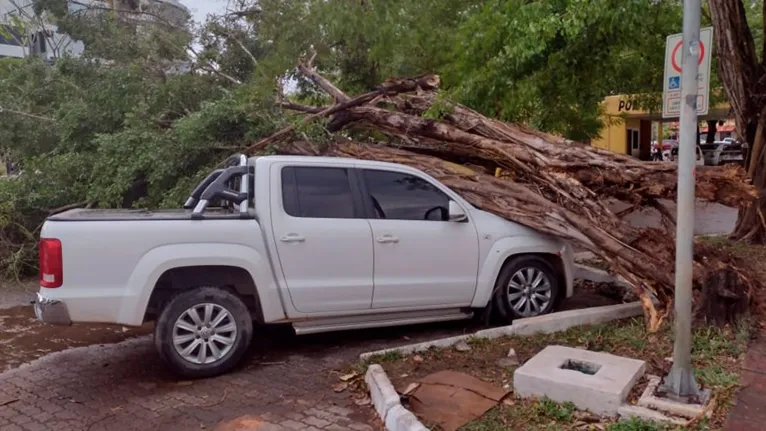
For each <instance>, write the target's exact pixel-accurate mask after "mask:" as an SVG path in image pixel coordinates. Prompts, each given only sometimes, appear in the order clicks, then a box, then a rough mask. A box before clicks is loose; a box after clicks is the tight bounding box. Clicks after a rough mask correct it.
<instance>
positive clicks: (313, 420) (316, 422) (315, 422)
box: [303, 416, 330, 428]
mask: <svg viewBox="0 0 766 431" xmlns="http://www.w3.org/2000/svg"><path fill="white" fill-rule="evenodd" d="M303 423H305V424H309V425H312V426H315V427H318V428H322V427H326V426H327V425H330V422H328V421H326V420H324V419H319V418H318V417H315V416H309V417H307V418H305V419H303Z"/></svg>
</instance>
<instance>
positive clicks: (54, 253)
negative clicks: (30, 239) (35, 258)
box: [40, 238, 64, 288]
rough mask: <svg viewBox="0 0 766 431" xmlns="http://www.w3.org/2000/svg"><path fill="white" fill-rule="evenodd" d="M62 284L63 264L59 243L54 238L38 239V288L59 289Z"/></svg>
mask: <svg viewBox="0 0 766 431" xmlns="http://www.w3.org/2000/svg"><path fill="white" fill-rule="evenodd" d="M62 284H64V262H63V258H62V254H61V241H59V240H57V239H54V238H42V239H40V286H42V287H47V288H54V287H61V285H62Z"/></svg>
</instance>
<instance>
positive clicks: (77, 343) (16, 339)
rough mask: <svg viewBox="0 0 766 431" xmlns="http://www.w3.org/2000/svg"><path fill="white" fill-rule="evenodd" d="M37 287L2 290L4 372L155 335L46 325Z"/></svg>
mask: <svg viewBox="0 0 766 431" xmlns="http://www.w3.org/2000/svg"><path fill="white" fill-rule="evenodd" d="M36 288H37V281H36V280H29V281H27V282H25V283H23V284H15V283H12V284H6V286H5V287H0V372H3V371H7V370H10V369H12V368H15V367H18V366H19V365H21V364H24V363H26V362H29V361H32V360H35V359H38V358H40V357H42V356H45V355H47V354H49V353H53V352H59V351H62V350H66V349H70V348H73V347H82V346H90V345H99V344H112V343H119V342H121V341H124V340H128V339H131V338H135V337H138V336H141V335H147V334H151V332H152V327H153V326H152V324H151V323H148V324H145V325H144V326H142V327H140V328H134V327H125V326H114V325H96V324H91V325H83V324H78V325H73V326H51V325H44V324H42V323H40V322H39V321H38V320H37V319H36V318H35V313H34V310H33V308H32V305H31V303H30V301H31V300H32V299H33V298H34V295H33V293H34V291H35V290H36ZM605 291H606V292H608V289H606V290H605V288H603V287H601V286H598V285H593V284H589V283H587V282H578V283H577V285H576V286H575V294H574V295H573V297H572V298H569V299H567V300H565V301H564V302H563V303H562V304H561V309H564V310H573V309H578V308H586V307H596V306H601V305H611V304H616V303H619V302H620V300H619V296H613V297H609V296H604V294H603V293H604V292H605ZM20 304H23V305H20ZM3 305H5V307H3Z"/></svg>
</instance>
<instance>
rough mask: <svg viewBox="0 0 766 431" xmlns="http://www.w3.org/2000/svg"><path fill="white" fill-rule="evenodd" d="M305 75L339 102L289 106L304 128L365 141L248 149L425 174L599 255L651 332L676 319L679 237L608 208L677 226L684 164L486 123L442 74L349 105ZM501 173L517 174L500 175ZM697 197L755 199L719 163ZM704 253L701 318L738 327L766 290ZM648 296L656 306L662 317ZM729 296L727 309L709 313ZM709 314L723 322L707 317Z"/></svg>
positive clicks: (699, 266) (699, 279)
mask: <svg viewBox="0 0 766 431" xmlns="http://www.w3.org/2000/svg"><path fill="white" fill-rule="evenodd" d="M300 70H301V72H302V73H303V74H304V75H305V76H307V77H308V78H309V79H311V80H312V81H313V82H314V83H315V84H317V85H318V86H319V87H320V88H322V89H324V90H325V91H326V92H327V93H328V94H329V95H331V96H332V98H333V99H334V100H335V104H334V105H333V106H329V107H311V106H303V105H296V104H292V103H284V104H283V106H284V107H285V108H286V109H290V110H295V111H300V112H304V113H306V114H308V116H307V117H306V118H304V119H303V120H302V121H301V122H307V121H310V120H312V119H314V118H318V117H328V118H329V119H330V120H329V123H328V125H327V128H328V130H330V131H332V132H339V131H347V130H353V131H356V132H357V134H356V138H357V142H353V141H350V140H347V138H342V137H341V136H340V135H338V137H337V139H336V140H335V141H334V142H333V143H332V144H330V145H324V146H321V147H317V146H313V145H311V144H309V143H306V142H294V138H295V136H294V135H293V134H292V133H291V132H292V131H293V130H294V128H288V129H285V130H283V131H280V132H278V133H277V134H275V135H272V136H270V137H268V138H266V139H264V140H262V141H260V142H257V143H255V144H253V145H251V146H250V147H248V149H247V150H248V151H249V152H251V153H254V152H259V151H261V150H264V149H266V148H267V147H269V148H274V149H276V151H278V152H281V153H286V154H316V155H320V154H321V155H330V156H343V157H354V158H359V159H370V160H379V161H388V162H395V163H402V164H406V165H409V166H413V167H415V168H418V169H421V170H423V171H425V172H427V173H428V174H430V175H432V176H434V177H435V178H437V179H438V180H440V181H442V182H443V183H444V184H446V185H447V186H449V187H450V188H452V189H453V190H455V191H456V192H458V193H459V194H461V195H462V196H463V197H464V198H465V199H466V200H468V201H469V202H471V203H472V204H473V205H475V206H477V207H479V208H482V209H484V210H486V211H489V212H492V213H494V214H496V215H498V216H500V217H503V218H506V219H508V220H512V221H514V222H518V223H521V224H523V225H526V226H529V227H531V228H534V229H536V230H538V231H540V232H543V233H547V234H550V235H555V236H557V237H561V238H564V239H566V240H568V241H570V242H571V243H573V244H574V245H575V246H578V247H580V248H582V249H586V250H589V251H591V252H593V253H596V254H597V255H599V256H601V257H602V258H603V259H604V260H605V261H606V262H607V263H608V264H609V266H610V268H611V270H612V271H613V272H614V273H616V274H619V275H621V276H623V277H624V278H625V279H626V280H627V281H628V282H629V283H630V284H631V285H632V286H633V287H634V290H635V291H636V293H637V294H638V295H639V297H640V298H641V300H642V303H643V304H644V308H645V311H646V318H647V324H648V327H649V329H650V330H656V329H658V328H659V326H660V325H661V323H662V321H663V320H664V318H665V317H666V316H667V315H668V314H669V313H670V310H671V309H672V304H673V286H674V275H673V272H674V267H673V262H674V256H675V251H674V248H675V238H674V235H673V234H672V233H670V232H665V231H663V230H659V229H648V228H642V229H639V228H635V227H633V226H631V225H630V224H628V223H626V222H625V221H623V220H621V219H620V218H619V217H617V216H616V215H615V214H614V213H612V212H611V211H610V210H609V209H608V208H607V206H606V204H605V202H604V201H605V199H607V198H616V199H620V200H623V201H627V202H630V203H632V204H633V205H634V206H652V207H654V208H657V209H658V210H659V211H660V213H661V214H662V215H663V217H666V218H670V213H669V211H668V210H667V209H666V208H665V207H664V206H663V205H662V204H661V203H660V202H659V200H660V199H675V194H676V166H675V165H673V164H666V163H647V162H641V161H638V160H636V159H633V158H631V157H628V156H627V155H620V154H616V153H612V152H608V151H604V150H601V149H598V148H594V147H591V146H588V145H584V144H581V143H577V142H572V141H569V140H566V139H563V138H560V137H556V136H551V135H548V134H545V133H541V132H538V131H535V130H532V129H529V128H527V127H524V126H520V125H516V124H507V123H502V122H499V121H496V120H493V119H489V118H486V117H484V116H482V115H480V114H479V113H477V112H475V111H472V110H470V109H468V108H467V107H465V106H462V105H459V104H454V103H450V102H448V101H445V100H442V99H440V97H439V94H438V84H439V79H438V76H436V75H432V74H427V75H423V76H419V77H416V78H411V79H394V80H389V81H387V82H386V83H384V84H383V85H381V87H380V88H378V89H376V90H375V91H373V92H370V93H366V94H364V95H361V96H358V97H355V98H351V97H349V96H347V95H346V94H345V93H343V92H342V91H341V90H340V89H338V88H337V87H335V86H334V85H333V84H332V83H331V82H330V81H328V80H327V79H325V78H323V77H321V76H320V75H319V74H318V73H317V72H316V70H315V69H314V68H313V67H312V65H311V62H310V61H309V62H308V63H307V64H302V65H301V66H300ZM381 133H382V134H383V135H384V136H386V137H387V139H386V140H385V142H381V141H382V140H381V139H373V138H374V136H376V134H377V136H379V135H380V134H381ZM360 140H364V142H361V141H360ZM496 168H501V169H502V170H503V171H505V172H507V173H508V177H509V178H502V179H501V178H496V177H495V176H494V175H493V173H494V172H495V169H496ZM697 196H698V197H699V198H701V199H705V200H709V201H713V202H719V203H722V204H725V205H729V206H735V207H742V206H745V205H747V204H749V203H750V202H752V201H753V200H754V199H755V197H756V193H755V190H754V189H753V188H752V186H751V185H750V184H748V183H747V181H746V180H745V175H744V172H743V171H742V170H741V169H740V168H738V167H721V168H718V167H716V168H702V169H699V170H698V171H697ZM695 251H696V253H695V268H694V286H695V289H696V290H697V291H698V294H697V295H696V297H698V298H700V299H701V300H698V301H697V308H696V310H697V312H698V317H701V318H706V319H710V320H715V321H729V320H731V319H732V318H733V317H736V314H737V312H736V311H739V310H747V309H748V308H749V305H750V302H751V300H752V297H753V289H754V288H755V287H757V286H756V284H757V283H759V282H758V281H757V280H755V279H754V278H753V277H749V276H748V275H747V273H746V272H745V270H744V269H742V268H740V265H739V264H738V262H736V260H735V259H734V258H733V257H732V256H724V255H722V254H720V253H718V252H717V251H716V250H715V249H713V248H710V247H707V246H704V245H702V244H698V245H697V248H696V250H695ZM721 273H725V274H726V276H721V275H720V274H721ZM650 294H651V295H650ZM651 296H654V297H656V298H657V300H658V301H659V305H660V307H659V309H658V308H657V307H655V305H654V304H653V303H652V301H651V299H650V298H651ZM724 298H725V299H726V303H727V304H730V306H727V307H711V306H710V304H720V303H722V302H721V301H719V300H723V299H724ZM732 310H736V311H732ZM711 313H714V314H716V315H707V314H711Z"/></svg>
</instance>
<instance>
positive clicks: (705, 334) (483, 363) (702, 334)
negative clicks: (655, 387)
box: [376, 318, 749, 431]
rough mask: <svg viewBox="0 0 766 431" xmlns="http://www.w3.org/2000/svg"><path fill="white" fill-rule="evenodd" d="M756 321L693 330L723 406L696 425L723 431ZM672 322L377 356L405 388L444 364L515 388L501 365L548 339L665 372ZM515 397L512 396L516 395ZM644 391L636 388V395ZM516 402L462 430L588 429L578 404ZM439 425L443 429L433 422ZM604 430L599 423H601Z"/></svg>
mask: <svg viewBox="0 0 766 431" xmlns="http://www.w3.org/2000/svg"><path fill="white" fill-rule="evenodd" d="M748 329H749V326H748V325H747V324H746V323H744V324H742V325H738V326H736V327H725V328H711V327H704V328H699V329H696V330H695V331H694V333H693V339H692V341H693V344H692V363H693V366H694V370H695V374H696V377H697V380H698V381H699V382H700V383H702V384H704V385H705V386H707V387H710V388H712V389H713V391H714V392H715V394H716V399H717V407H716V411H715V412H714V415H713V418H712V419H711V420H710V421H707V422H703V423H699V424H697V425H696V426H695V428H692V429H693V430H703V429H704V430H709V429H721V428H722V426H723V421H724V420H725V418H726V412H727V410H728V406H729V405H730V404H731V402H732V400H733V397H734V394H735V392H736V389H737V387H738V380H739V379H738V374H739V367H740V362H741V359H742V358H743V356H744V352H745V350H746V346H747V341H748V339H749V337H748ZM672 331H673V324H672V322H668V323H666V324H665V325H664V326H663V329H662V330H660V331H659V332H657V333H654V334H647V332H646V330H645V327H644V322H643V319H641V318H633V319H625V320H621V321H616V322H609V323H605V324H599V325H590V326H579V327H575V328H571V329H569V330H566V331H562V332H557V333H554V334H537V335H534V336H526V337H523V336H510V337H504V338H498V339H493V340H488V339H478V338H469V339H468V340H467V342H468V345H469V346H470V347H471V350H470V351H468V352H458V351H457V350H456V349H455V348H454V347H450V348H445V349H431V350H429V351H426V352H421V353H419V354H418V355H417V360H415V355H413V356H404V357H402V356H395V355H390V356H389V355H387V357H386V358H383V360H379V359H376V361H377V362H379V363H381V365H382V366H383V367H384V368H385V369H386V373H387V374H388V375H389V378H391V380H392V382H393V383H394V385H395V386H396V387H397V389H399V390H400V391H401V390H403V389H404V388H406V386H407V385H408V384H410V383H412V382H414V381H416V380H418V379H420V378H422V377H424V376H426V375H428V374H431V373H433V372H437V371H441V370H447V369H449V370H454V371H462V372H465V373H468V374H471V375H473V376H474V377H477V378H480V379H482V380H484V381H487V382H491V383H493V384H495V385H497V386H501V387H506V388H512V387H513V372H514V371H515V370H516V368H517V367H516V366H500V364H498V363H497V362H498V360H499V359H500V358H504V357H505V356H506V355H507V353H508V350H509V349H510V348H513V349H514V350H515V351H516V354H517V356H518V359H519V361H520V363H521V364H523V363H524V362H525V361H526V360H528V359H529V358H531V357H532V356H534V355H535V354H537V353H538V352H539V351H540V350H542V349H543V348H545V347H546V346H548V345H563V346H569V347H579V348H584V349H588V350H592V351H602V352H608V353H611V354H614V355H618V356H624V357H630V358H636V359H642V360H644V361H646V362H647V373H648V374H655V375H660V376H663V375H666V374H667V372H668V371H669V370H670V367H671V365H672V363H671V362H670V361H667V360H666V359H665V358H668V357H672V355H673V337H672ZM511 397H512V396H511ZM632 397H637V392H636V393H635V394H633V395H632ZM631 399H634V398H631ZM514 402H515V404H514V405H512V406H509V405H504V404H503V405H499V406H497V407H496V408H494V409H492V410H490V411H489V412H488V413H487V414H486V415H485V416H484V417H482V418H480V419H479V420H476V421H473V422H471V423H469V424H466V425H465V426H464V427H463V428H461V431H494V430H509V429H511V430H531V431H535V430H551V431H556V430H577V429H586V428H582V426H583V420H582V416H583V415H585V416H588V415H589V414H588V413H585V412H580V411H577V410H576V409H575V406H574V405H572V404H558V403H555V402H553V401H551V400H545V399H544V400H515V401H514ZM596 421H602V422H601V425H602V426H603V428H601V429H607V430H613V431H633V430H670V429H677V428H673V427H671V428H666V427H664V426H663V425H658V424H654V423H650V422H643V421H639V420H632V421H625V422H619V423H618V422H615V421H613V420H608V419H596ZM432 429H434V430H438V428H436V427H434V428H432ZM594 429H599V428H594Z"/></svg>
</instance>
